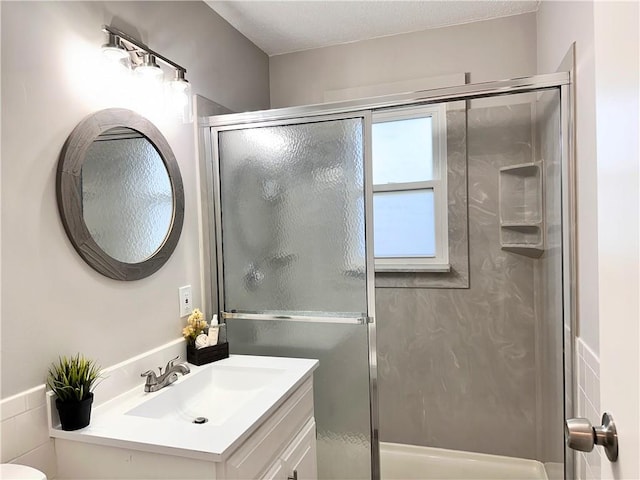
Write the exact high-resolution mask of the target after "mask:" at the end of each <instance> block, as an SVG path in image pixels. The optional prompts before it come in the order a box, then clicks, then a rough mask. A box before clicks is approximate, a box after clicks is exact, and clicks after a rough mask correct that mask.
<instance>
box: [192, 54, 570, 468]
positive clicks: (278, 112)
mask: <svg viewBox="0 0 640 480" xmlns="http://www.w3.org/2000/svg"><path fill="white" fill-rule="evenodd" d="M572 48H573V47H572ZM572 53H573V50H570V51H569V53H568V54H567V57H565V61H564V62H563V64H562V67H563V71H559V72H556V73H550V74H543V75H534V76H529V77H523V78H516V79H510V80H500V81H493V82H482V83H472V84H465V85H459V86H455V87H447V88H437V89H431V90H424V91H419V92H412V93H406V94H400V95H388V96H383V97H375V98H367V99H360V100H353V101H346V102H332V103H326V104H318V105H308V106H301V107H289V108H281V109H272V110H261V111H255V112H245V113H237V114H227V115H218V116H212V117H205V118H200V119H199V125H198V126H199V128H206V129H210V131H211V135H205V136H204V137H205V139H208V141H205V146H204V148H205V151H206V152H208V154H210V155H211V156H210V158H211V159H212V161H213V162H214V164H213V172H212V174H213V175H212V176H213V179H212V180H213V182H212V183H213V185H212V186H213V190H214V200H215V205H214V212H213V213H214V216H215V218H214V219H207V221H208V223H209V225H211V228H212V230H215V234H214V233H213V232H212V234H211V238H213V237H214V236H215V238H216V252H217V264H213V262H212V264H211V265H209V266H208V268H209V272H205V275H207V274H209V275H211V274H212V272H213V271H214V270H217V273H218V303H217V304H218V306H219V307H218V310H219V312H218V313H221V312H223V311H224V290H223V288H224V286H223V281H222V280H223V274H224V273H223V267H224V266H223V265H222V232H221V230H220V225H221V223H220V222H221V208H220V165H219V158H218V153H219V152H218V144H217V132H219V131H222V130H230V129H239V128H250V127H252V126H258V125H259V126H275V125H285V124H295V123H309V122H313V121H321V120H323V119H324V120H328V119H340V118H354V117H362V118H364V126H365V132H364V137H363V138H364V142H365V144H364V153H365V165H364V169H365V229H366V230H365V236H366V244H367V250H366V251H367V261H366V264H367V279H366V280H367V284H366V285H367V286H366V288H367V306H368V309H369V312H368V317H369V318H368V323H367V328H368V339H369V385H370V392H369V396H370V402H371V403H370V414H371V445H372V448H371V452H372V462H371V465H372V467H371V473H372V478H373V479H374V480H377V479H379V478H380V461H379V453H380V451H379V421H378V405H377V389H378V376H377V352H376V322H375V270H374V258H373V245H372V243H371V242H372V239H373V222H372V219H373V195H372V194H370V193H372V192H373V180H372V175H371V168H372V159H371V138H370V135H371V133H370V132H371V128H370V127H371V113H372V112H373V111H374V110H382V109H386V108H395V107H401V106H418V105H428V104H435V103H444V102H453V101H461V100H465V101H466V100H473V99H478V98H487V97H496V96H506V95H512V94H518V93H530V92H538V91H545V90H557V91H558V92H559V96H560V130H561V133H560V145H559V148H560V152H561V164H562V173H561V189H562V243H563V248H562V264H563V268H562V277H563V278H562V285H563V322H564V328H565V333H566V334H565V336H564V352H563V358H564V365H565V372H564V392H565V395H564V397H565V399H564V409H565V412H564V413H565V418H568V417H571V416H573V414H574V405H573V398H574V383H575V382H574V373H573V372H574V368H573V365H574V358H573V356H574V354H573V343H574V340H575V332H576V312H577V310H576V305H577V268H576V267H577V250H576V245H577V242H576V232H577V230H576V172H575V133H574V118H575V93H574V85H573V83H572V80H573V72H574V68H573V54H572ZM565 67H566V68H565ZM211 257H213V256H211ZM212 290H213V289H212ZM209 294H210V295H211V298H210V300H209V301H210V302H211V303H210V304H211V305H215V304H216V303H215V302H214V300H213V296H214V295H215V292H213V291H212V292H209ZM567 393H570V394H569V395H567ZM573 462H574V454H573V452H571V451H569V450H566V449H565V478H571V477H572V472H573Z"/></svg>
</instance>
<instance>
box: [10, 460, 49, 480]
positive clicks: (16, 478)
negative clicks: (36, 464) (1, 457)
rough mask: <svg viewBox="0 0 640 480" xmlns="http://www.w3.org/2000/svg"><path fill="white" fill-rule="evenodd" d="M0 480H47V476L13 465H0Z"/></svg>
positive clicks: (31, 469) (23, 466)
mask: <svg viewBox="0 0 640 480" xmlns="http://www.w3.org/2000/svg"><path fill="white" fill-rule="evenodd" d="M0 478H1V479H2V480H47V476H46V475H45V474H44V473H42V472H41V471H40V470H36V469H35V468H32V467H27V466H25V465H16V464H14V463H3V464H2V465H0Z"/></svg>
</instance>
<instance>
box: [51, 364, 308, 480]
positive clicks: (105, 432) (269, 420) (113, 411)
mask: <svg viewBox="0 0 640 480" xmlns="http://www.w3.org/2000/svg"><path fill="white" fill-rule="evenodd" d="M317 366H318V362H317V360H306V359H291V358H276V357H259V356H244V355H232V356H231V357H230V358H228V359H225V360H221V361H219V362H216V363H213V364H209V365H205V366H202V367H197V366H192V365H190V368H191V373H190V374H188V375H185V376H183V377H180V378H179V380H178V381H177V382H175V383H174V384H172V385H170V386H168V387H165V388H163V389H162V390H160V391H158V392H154V393H145V392H144V391H143V386H142V384H140V385H139V386H138V387H136V388H135V389H133V390H129V391H127V392H124V393H123V394H121V395H118V396H117V397H115V398H113V399H111V400H109V401H108V402H106V403H104V404H102V405H99V406H97V407H96V408H94V411H93V413H92V420H91V424H90V425H89V426H88V427H86V428H84V429H82V430H77V431H73V432H66V431H63V430H61V429H60V427H59V424H58V422H57V418H56V415H55V408H50V407H49V415H50V435H51V436H52V437H54V438H55V449H56V456H57V461H58V478H60V479H78V480H79V479H98V478H109V479H133V478H135V479H145V478H149V479H181V480H183V479H185V478H189V479H263V478H264V479H281V480H286V479H287V478H291V479H293V478H299V479H303V478H305V479H315V478H317V466H316V434H315V420H314V412H313V378H312V376H313V371H314V370H315V368H317ZM49 400H50V401H49V402H48V403H49V405H51V403H52V401H53V399H52V398H50V399H49ZM194 422H197V423H194ZM201 422H204V423H201Z"/></svg>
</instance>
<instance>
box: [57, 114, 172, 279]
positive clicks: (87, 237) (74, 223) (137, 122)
mask: <svg viewBox="0 0 640 480" xmlns="http://www.w3.org/2000/svg"><path fill="white" fill-rule="evenodd" d="M56 187H57V188H56V190H57V196H58V208H59V210H60V215H61V217H62V222H63V224H64V227H65V230H66V231H67V234H68V236H69V238H70V239H71V242H72V243H73V246H74V247H75V249H76V250H77V251H78V253H79V254H80V256H81V257H82V258H83V259H84V260H85V261H86V262H87V263H88V264H89V265H91V267H93V268H94V269H95V270H97V271H98V272H100V273H102V274H103V275H106V276H108V277H110V278H115V279H118V280H138V279H140V278H144V277H147V276H149V275H151V274H152V273H154V272H156V271H157V270H158V269H159V268H160V267H161V266H162V265H163V264H164V263H165V262H166V261H167V260H168V259H169V257H170V256H171V254H172V253H173V251H174V249H175V247H176V245H177V242H178V239H179V237H180V233H181V230H182V223H183V219H184V191H183V187H182V179H181V176H180V170H179V168H178V165H177V162H176V160H175V157H174V155H173V152H172V151H171V148H170V147H169V144H168V143H167V141H166V140H165V138H164V137H163V136H162V134H161V133H160V131H159V130H158V129H157V128H156V127H155V126H154V125H153V124H152V123H151V122H149V121H148V120H147V119H145V118H144V117H142V116H140V115H138V114H136V113H135V112H132V111H130V110H124V109H107V110H102V111H100V112H97V113H94V114H92V115H90V116H88V117H86V118H85V119H84V120H82V122H80V123H79V124H78V126H77V127H76V128H75V129H74V130H73V132H71V135H70V136H69V138H68V139H67V141H66V142H65V145H64V147H63V149H62V153H61V154H60V160H59V163H58V174H57V182H56Z"/></svg>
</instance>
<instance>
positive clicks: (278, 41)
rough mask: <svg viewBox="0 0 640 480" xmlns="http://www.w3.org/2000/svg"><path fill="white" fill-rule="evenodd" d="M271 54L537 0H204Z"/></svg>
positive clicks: (464, 18) (457, 20)
mask: <svg viewBox="0 0 640 480" xmlns="http://www.w3.org/2000/svg"><path fill="white" fill-rule="evenodd" d="M205 1H206V3H207V4H208V5H209V6H210V7H211V8H212V9H214V10H215V11H216V12H217V13H218V14H219V15H221V16H222V17H223V18H224V19H225V20H227V21H228V22H229V23H230V24H231V25H233V26H234V27H235V28H236V29H237V30H239V31H240V32H241V33H242V34H243V35H244V36H245V37H247V38H248V39H249V40H251V41H252V42H253V43H255V44H256V45H257V46H258V47H259V48H261V49H262V50H263V51H264V52H265V53H267V54H268V55H270V56H271V55H280V54H283V53H290V52H295V51H299V50H308V49H311V48H318V47H326V46H329V45H336V44H340V43H348V42H355V41H359V40H365V39H369V38H375V37H383V36H386V35H395V34H398V33H406V32H415V31H419V30H425V29H427V28H435V27H443V26H447V25H458V24H462V23H469V22H475V21H478V20H487V19H490V18H498V17H506V16H510V15H518V14H521V13H527V12H534V11H536V10H537V9H538V3H539V0H534V1H529V0H526V1H522V0H511V1H496V0H482V1H478V0H475V1H458V0H414V1H398V0H395V1H394V0H377V1H376V0H369V1H342V0H323V1H298V0H280V1H271V0H265V1H218V0H205Z"/></svg>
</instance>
